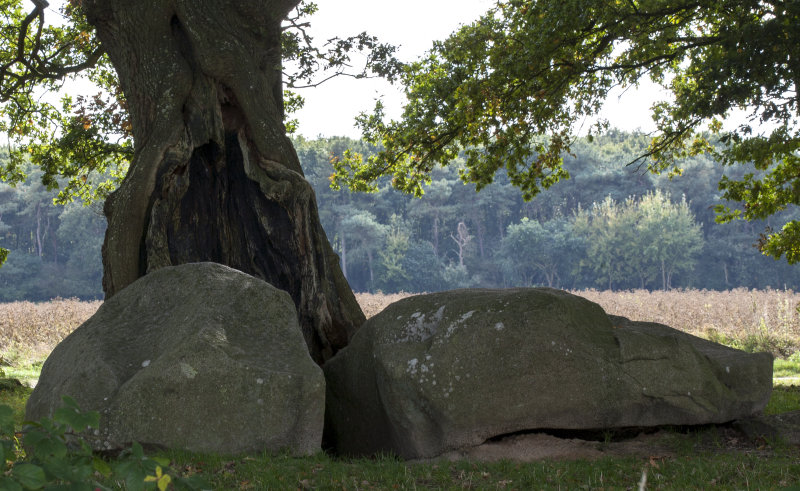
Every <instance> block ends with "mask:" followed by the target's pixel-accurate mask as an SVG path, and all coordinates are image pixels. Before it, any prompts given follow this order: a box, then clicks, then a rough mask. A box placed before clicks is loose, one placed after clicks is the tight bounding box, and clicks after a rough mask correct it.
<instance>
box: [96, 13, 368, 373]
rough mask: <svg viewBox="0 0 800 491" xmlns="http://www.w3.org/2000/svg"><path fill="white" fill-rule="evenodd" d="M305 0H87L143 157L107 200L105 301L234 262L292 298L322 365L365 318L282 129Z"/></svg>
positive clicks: (137, 150)
mask: <svg viewBox="0 0 800 491" xmlns="http://www.w3.org/2000/svg"><path fill="white" fill-rule="evenodd" d="M297 3H298V0H84V1H83V7H84V9H85V12H86V14H87V18H88V19H89V21H90V22H91V23H92V24H93V25H94V26H95V27H96V29H97V32H98V36H99V38H100V40H101V42H102V43H103V44H104V46H105V48H106V50H107V52H108V54H109V56H110V57H111V60H112V63H113V64H114V67H115V68H116V70H117V73H118V75H119V79H120V83H121V85H122V89H123V91H124V93H125V96H126V98H127V103H128V110H129V112H130V116H131V122H132V125H133V135H134V142H135V155H134V158H133V161H132V163H131V167H130V171H129V173H128V175H127V176H126V178H125V180H124V181H123V183H122V185H121V186H120V188H119V189H118V190H117V191H115V192H114V193H113V194H112V195H111V196H110V197H109V199H108V200H107V202H106V205H105V214H106V217H107V219H108V231H107V232H106V239H105V243H104V245H103V266H104V276H103V289H104V290H105V293H106V297H107V298H108V297H111V296H113V295H114V294H115V293H116V292H118V291H119V290H121V289H122V288H124V287H125V286H126V285H128V284H130V283H131V282H133V281H134V280H136V279H137V278H139V277H141V276H143V275H145V274H146V273H148V272H150V271H153V270H156V269H158V268H161V267H164V266H169V265H177V264H183V263H187V262H196V261H214V262H218V263H222V264H226V265H228V266H231V267H233V268H236V269H239V270H241V271H244V272H246V273H249V274H252V275H254V276H257V277H260V278H263V279H264V280H266V281H268V282H269V283H271V284H273V285H274V286H276V287H278V288H281V289H284V290H286V291H288V292H289V293H290V294H291V296H292V298H293V299H294V301H295V304H296V305H297V309H298V313H299V319H300V324H301V326H302V328H303V332H304V335H305V338H306V341H307V343H308V346H309V351H310V352H311V355H312V357H313V358H314V359H315V360H316V361H317V363H323V362H324V361H325V360H327V359H328V358H330V357H331V356H333V354H334V353H335V352H336V351H337V350H339V349H341V348H342V347H344V346H345V345H346V344H347V342H348V339H349V337H350V336H352V334H353V333H354V331H355V330H356V329H357V328H358V327H359V326H360V325H361V323H363V321H364V315H363V313H362V312H361V309H360V308H359V306H358V304H357V303H356V301H355V297H354V295H353V293H352V291H351V290H350V287H349V286H348V284H347V281H346V280H345V279H344V277H343V275H342V273H341V271H340V269H339V265H338V258H337V257H336V255H335V253H334V252H333V250H332V249H331V247H330V244H329V243H328V240H327V238H326V236H325V233H324V231H323V229H322V227H321V225H320V223H319V218H318V214H317V205H316V199H315V197H314V193H313V191H312V189H311V187H310V185H309V184H308V182H307V181H306V180H305V178H304V177H303V172H302V170H301V168H300V164H299V161H298V159H297V155H296V154H295V152H294V149H293V147H292V145H291V142H290V140H289V139H288V138H287V137H286V135H285V131H284V127H283V122H282V119H283V97H282V94H283V88H282V84H281V68H280V63H281V53H280V32H281V30H280V29H281V27H280V23H281V20H282V19H283V18H284V17H285V16H286V15H287V14H288V13H289V11H290V10H291V9H292V8H293V7H294V6H295V5H296V4H297Z"/></svg>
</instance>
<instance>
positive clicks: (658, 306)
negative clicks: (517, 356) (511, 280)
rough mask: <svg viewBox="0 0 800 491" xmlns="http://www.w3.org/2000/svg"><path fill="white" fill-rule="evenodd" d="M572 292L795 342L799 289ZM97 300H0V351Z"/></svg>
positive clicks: (690, 322) (744, 340)
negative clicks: (1, 301) (37, 301)
mask: <svg viewBox="0 0 800 491" xmlns="http://www.w3.org/2000/svg"><path fill="white" fill-rule="evenodd" d="M573 293H576V294H578V295H581V296H583V297H586V298H588V299H589V300H592V301H594V302H597V303H599V304H600V305H601V306H602V307H603V308H604V309H606V311H607V312H608V313H610V314H615V315H622V316H625V317H628V318H630V319H633V320H643V321H653V322H660V323H663V324H667V325H670V326H672V327H675V328H677V329H681V330H683V331H687V332H690V333H692V334H695V335H698V336H701V337H705V338H708V339H712V340H715V341H719V342H723V343H725V344H729V345H734V346H737V347H740V348H743V349H746V350H749V351H753V350H769V351H771V352H772V353H773V354H775V355H776V356H787V355H789V354H791V353H792V352H793V351H797V350H798V349H800V313H798V306H800V293H795V292H792V291H779V290H766V291H755V290H746V289H738V290H733V291H727V292H714V291H697V290H675V291H666V292H664V291H654V292H648V291H644V290H637V291H627V292H608V291H596V290H583V291H576V292H573ZM408 296H411V294H407V293H397V294H391V295H383V294H370V293H359V294H356V298H357V300H358V302H359V304H360V305H361V307H362V308H363V310H364V313H365V314H366V315H367V317H372V316H373V315H375V314H377V313H378V312H380V311H381V310H383V309H384V308H385V307H386V306H387V305H389V304H390V303H392V302H396V301H397V300H400V299H401V298H405V297H408ZM101 303H102V302H100V301H95V302H81V301H78V300H63V299H56V300H52V301H50V302H45V303H32V302H13V303H5V304H0V353H3V354H5V355H4V356H6V357H7V356H8V355H9V353H13V354H14V357H19V356H24V357H25V358H28V359H29V360H42V359H44V358H45V357H46V356H47V354H49V353H50V351H51V350H52V349H53V347H55V345H56V344H58V342H60V341H61V340H62V339H64V337H66V336H67V335H68V334H69V333H70V332H72V330H73V329H75V328H76V327H77V326H79V325H80V324H81V323H82V322H84V321H85V320H86V319H88V318H89V317H90V316H91V315H92V314H94V312H95V311H96V310H97V309H98V308H99V307H100V304H101Z"/></svg>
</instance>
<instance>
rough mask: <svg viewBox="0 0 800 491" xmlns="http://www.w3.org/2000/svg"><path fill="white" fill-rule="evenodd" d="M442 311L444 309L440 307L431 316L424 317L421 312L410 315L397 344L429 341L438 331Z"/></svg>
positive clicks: (442, 315) (442, 314)
mask: <svg viewBox="0 0 800 491" xmlns="http://www.w3.org/2000/svg"><path fill="white" fill-rule="evenodd" d="M444 309H445V307H444V305H442V306H441V307H439V310H437V311H436V312H435V313H433V314H432V315H426V314H423V313H422V312H414V313H413V314H411V317H410V319H409V321H408V322H407V323H406V325H405V327H404V329H403V331H402V335H401V336H400V337H399V338H398V339H397V342H400V343H405V342H409V341H411V342H421V341H426V340H428V339H430V338H431V337H432V336H433V335H434V334H436V332H437V331H438V329H439V323H440V322H441V320H442V317H444Z"/></svg>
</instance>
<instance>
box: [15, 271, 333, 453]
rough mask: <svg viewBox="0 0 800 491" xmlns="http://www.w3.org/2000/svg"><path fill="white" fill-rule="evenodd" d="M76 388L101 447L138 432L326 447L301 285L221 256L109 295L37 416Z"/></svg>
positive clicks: (221, 444)
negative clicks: (280, 282)
mask: <svg viewBox="0 0 800 491" xmlns="http://www.w3.org/2000/svg"><path fill="white" fill-rule="evenodd" d="M62 395H69V396H72V397H73V398H74V399H75V400H76V401H77V402H78V404H79V405H80V406H81V408H82V409H84V410H94V411H99V412H100V416H101V417H100V429H99V432H97V434H96V435H94V438H93V439H92V440H93V446H94V447H95V448H96V449H109V448H120V447H122V446H124V445H126V444H128V443H129V442H133V441H137V442H140V443H147V444H155V445H160V446H165V447H170V448H183V449H187V450H191V451H198V452H215V453H223V454H232V453H238V452H246V451H265V450H266V451H273V452H277V451H288V452H290V453H291V454H294V455H307V454H312V453H314V452H317V451H318V450H319V449H320V445H321V441H322V425H323V420H324V404H325V402H324V400H325V399H324V398H325V380H324V376H323V374H322V370H321V369H320V368H319V367H318V366H317V365H316V364H315V363H314V362H313V361H312V359H311V356H310V355H309V353H308V350H307V348H306V344H305V342H304V340H303V335H302V332H301V330H300V328H299V325H298V321H297V313H296V310H295V307H294V304H293V302H292V300H291V298H290V297H289V294H288V293H286V292H284V291H281V290H278V289H276V288H274V287H272V286H271V285H269V284H267V283H265V282H264V281H262V280H259V279H257V278H254V277H252V276H249V275H246V274H244V273H241V272H239V271H236V270H233V269H231V268H228V267H225V266H222V265H219V264H214V263H196V264H186V265H182V266H176V267H167V268H163V269H159V270H157V271H155V272H153V273H150V274H148V275H146V276H144V277H143V278H141V279H139V280H138V281H136V282H135V283H133V284H131V285H130V286H128V287H127V288H125V289H124V290H123V291H121V292H119V293H117V294H116V295H114V297H112V298H111V299H110V300H108V301H106V302H105V303H104V304H103V305H102V306H101V307H100V309H99V310H98V311H97V313H96V314H95V315H94V316H92V317H91V318H90V319H89V320H88V321H86V322H85V323H84V324H83V325H81V326H80V327H79V328H78V329H77V330H75V331H74V332H73V333H72V334H70V335H69V336H68V337H67V338H66V339H64V341H63V342H61V344H59V345H58V346H57V347H56V348H55V350H53V353H52V354H51V355H50V357H49V358H48V359H47V361H46V362H45V364H44V366H43V367H42V373H41V377H40V378H39V382H38V384H37V385H36V389H35V390H34V391H33V393H32V394H31V396H30V399H29V400H28V405H27V410H26V417H27V418H28V419H29V420H36V419H39V418H42V417H50V416H52V414H53V413H54V411H55V409H57V408H58V407H59V406H61V404H62V400H61V397H62Z"/></svg>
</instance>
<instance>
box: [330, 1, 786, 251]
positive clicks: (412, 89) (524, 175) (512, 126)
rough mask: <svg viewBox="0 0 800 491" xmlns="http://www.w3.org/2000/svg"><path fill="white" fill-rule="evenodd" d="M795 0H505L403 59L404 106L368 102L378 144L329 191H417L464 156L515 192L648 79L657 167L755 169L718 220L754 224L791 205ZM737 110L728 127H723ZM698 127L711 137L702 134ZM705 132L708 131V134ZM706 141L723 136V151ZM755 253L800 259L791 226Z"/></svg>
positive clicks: (728, 190) (558, 172) (548, 169)
mask: <svg viewBox="0 0 800 491" xmlns="http://www.w3.org/2000/svg"><path fill="white" fill-rule="evenodd" d="M798 25H800V3H798V2H795V1H785V0H615V1H606V0H538V1H531V0H505V1H500V2H498V3H497V5H496V7H494V8H493V9H491V10H490V11H489V12H487V13H486V14H485V15H484V16H483V17H481V18H480V19H479V20H477V21H476V22H474V23H472V24H470V25H467V26H464V27H462V28H461V29H460V30H458V31H456V32H455V33H453V34H452V35H451V36H450V37H449V38H448V39H446V40H444V41H442V42H440V43H437V44H435V45H434V47H433V49H432V50H431V51H430V52H429V53H428V55H427V57H426V58H424V59H422V60H420V61H418V62H416V63H413V64H409V65H407V66H406V67H405V69H404V71H403V73H402V75H401V77H400V81H401V83H402V84H403V86H404V87H405V94H406V97H407V100H408V101H407V103H406V105H405V108H404V111H403V114H402V117H401V118H400V119H399V120H387V118H386V116H385V114H384V108H383V106H382V105H381V104H380V103H378V104H377V106H376V108H375V110H374V111H373V112H372V113H371V114H362V115H361V116H360V118H359V119H358V124H359V126H360V127H361V129H362V132H363V135H364V137H365V138H366V139H367V140H368V141H369V142H371V143H373V144H376V145H381V146H382V148H383V151H382V152H380V153H379V154H377V155H375V156H373V157H371V158H370V159H368V160H367V161H364V160H362V159H361V158H360V157H359V156H357V155H353V154H350V155H349V156H345V158H344V159H341V160H338V161H336V162H335V165H336V174H335V176H333V183H334V185H335V186H339V185H347V186H349V187H350V188H352V189H358V190H369V189H371V188H373V187H374V183H375V181H376V180H377V179H378V178H379V177H381V176H384V175H390V176H392V178H393V181H392V182H393V184H394V186H395V187H397V188H398V189H401V190H403V191H406V192H410V193H414V194H421V193H422V187H421V186H422V185H423V184H424V183H426V182H428V181H429V175H430V172H431V170H432V169H433V168H434V166H436V165H437V164H441V165H447V164H449V163H450V162H452V161H453V160H454V159H455V157H456V156H457V155H458V154H459V153H460V152H463V153H464V155H465V158H466V165H465V167H464V169H463V171H462V174H461V178H462V179H463V180H464V181H466V182H472V183H475V184H476V186H477V188H478V189H481V188H483V187H485V186H486V185H487V184H489V183H491V182H492V179H493V177H494V175H495V173H496V172H498V171H499V170H501V169H503V170H505V172H507V174H508V176H509V177H510V179H511V181H512V182H513V184H515V185H516V186H518V187H519V188H520V189H521V191H522V193H523V196H524V197H525V198H526V199H530V198H531V197H533V196H534V195H536V194H537V193H538V192H540V191H541V190H542V189H544V188H547V187H549V186H551V185H552V184H554V183H555V182H556V181H558V180H559V179H561V178H565V177H568V174H567V173H566V172H565V171H564V169H563V168H562V165H561V164H562V155H564V154H565V153H569V151H570V147H571V145H572V144H573V142H574V141H575V135H576V134H577V133H579V132H580V130H581V129H582V128H583V127H584V126H589V127H590V129H589V131H590V135H591V134H597V133H598V132H599V131H602V130H603V129H605V128H606V127H607V126H608V124H607V122H604V121H599V122H596V123H590V121H592V120H593V118H594V117H596V115H597V114H598V112H599V110H600V109H601V107H602V105H603V103H604V102H605V100H606V98H607V97H608V94H609V92H610V90H611V89H612V88H615V87H630V86H636V85H637V84H638V83H639V82H641V81H642V80H645V79H650V80H652V81H654V82H656V83H658V84H660V85H662V86H663V87H665V88H666V89H668V90H669V92H671V94H672V97H673V99H672V100H670V101H665V102H662V103H659V104H657V105H655V106H654V107H653V108H651V109H652V116H653V119H654V121H655V122H656V124H657V127H658V130H659V131H658V132H657V133H656V135H655V136H654V137H653V139H652V142H651V146H650V149H649V150H648V151H647V152H645V153H644V154H642V155H641V157H640V158H642V159H645V158H648V159H649V167H650V168H651V169H652V170H654V171H660V170H666V169H670V170H672V171H673V172H677V173H679V172H680V168H679V164H680V160H681V159H682V158H684V157H686V156H689V155H695V154H698V153H702V152H710V153H712V154H713V155H714V156H715V157H716V158H717V159H718V160H719V161H720V162H721V163H722V164H723V165H735V164H739V163H744V162H755V163H756V166H757V167H758V169H759V170H760V171H761V173H760V174H757V175H748V176H746V177H745V178H744V179H743V180H738V181H737V180H730V179H723V180H722V181H721V182H720V189H721V191H722V198H723V199H728V200H733V201H740V202H744V207H743V209H742V210H730V209H728V208H726V207H724V206H722V205H721V206H720V207H718V210H717V211H718V212H719V220H722V221H725V220H730V219H732V218H735V217H738V216H742V217H744V218H748V219H755V218H764V217H767V216H770V215H771V214H773V213H775V212H777V211H780V210H782V209H785V208H786V207H787V206H790V205H797V204H800V177H798V176H800V157H798V147H799V146H800V129H799V128H798V116H800V95H799V94H798V81H800V30H798V29H797V26H798ZM735 109H744V110H746V111H747V114H748V118H747V120H746V122H745V123H742V124H741V125H739V126H738V127H736V128H734V129H733V130H730V131H728V130H723V127H722V124H721V122H720V121H721V120H723V119H724V118H725V117H726V116H728V115H729V114H730V112H731V111H732V110H735ZM704 130H710V134H709V133H708V132H705V133H704V132H703V131H704ZM706 135H707V136H706ZM709 138H714V139H715V140H716V139H719V140H720V141H721V142H722V144H723V145H722V146H719V145H714V144H712V142H711V141H709ZM762 250H763V251H764V252H765V253H767V254H770V255H773V256H775V257H780V255H781V254H786V255H787V259H788V261H789V262H790V263H794V262H797V261H800V223H798V222H790V223H788V224H787V225H786V226H785V227H784V229H783V230H782V231H777V232H772V231H770V232H768V233H767V234H766V235H765V237H764V238H763V241H762Z"/></svg>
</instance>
